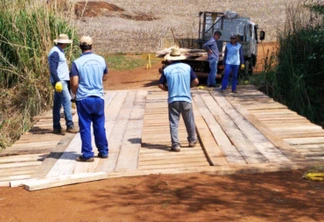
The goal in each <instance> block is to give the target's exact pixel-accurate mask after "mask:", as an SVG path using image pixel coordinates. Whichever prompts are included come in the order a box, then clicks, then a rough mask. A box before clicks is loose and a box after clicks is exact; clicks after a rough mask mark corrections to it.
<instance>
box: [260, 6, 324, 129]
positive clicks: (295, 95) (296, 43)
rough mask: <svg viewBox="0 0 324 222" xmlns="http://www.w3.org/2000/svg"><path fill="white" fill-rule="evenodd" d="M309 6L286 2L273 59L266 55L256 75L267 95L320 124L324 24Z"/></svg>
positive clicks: (323, 91)
mask: <svg viewBox="0 0 324 222" xmlns="http://www.w3.org/2000/svg"><path fill="white" fill-rule="evenodd" d="M316 7H317V6H316ZM322 7H323V6H322ZM309 8H312V6H308V7H305V6H301V5H293V4H290V5H287V10H286V13H287V21H286V26H285V29H284V30H283V31H281V32H280V33H279V35H278V40H279V50H278V52H277V54H276V55H275V58H274V57H273V56H272V57H267V60H266V61H265V69H264V71H263V73H262V75H261V76H260V78H262V81H263V83H264V86H265V88H266V89H267V92H268V93H269V94H270V96H271V97H273V98H274V99H275V100H277V101H279V102H281V103H283V104H286V105H287V106H288V107H289V108H290V109H292V110H295V111H296V112H298V113H299V114H301V115H303V116H306V117H307V118H308V119H309V120H311V121H313V122H315V123H320V122H321V121H323V120H324V115H323V114H322V113H323V108H324V104H323V98H324V82H323V77H324V63H323V61H324V47H323V38H324V28H323V25H324V23H323V20H322V18H323V17H322V16H321V15H320V14H314V13H310V11H309V10H308V9H309ZM305 9H307V10H305ZM315 15H316V16H315ZM274 63H275V64H276V65H275V66H273V64H274Z"/></svg>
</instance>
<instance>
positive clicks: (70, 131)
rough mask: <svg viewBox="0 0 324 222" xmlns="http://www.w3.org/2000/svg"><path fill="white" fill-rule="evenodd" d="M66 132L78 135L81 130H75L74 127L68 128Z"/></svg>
mask: <svg viewBox="0 0 324 222" xmlns="http://www.w3.org/2000/svg"><path fill="white" fill-rule="evenodd" d="M66 132H67V133H78V132H79V130H77V129H75V128H74V126H68V127H67V128H66Z"/></svg>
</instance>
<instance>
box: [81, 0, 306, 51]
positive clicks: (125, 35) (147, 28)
mask: <svg viewBox="0 0 324 222" xmlns="http://www.w3.org/2000/svg"><path fill="white" fill-rule="evenodd" d="M292 2H300V0H292ZM285 7H286V1H285V0H277V1H276V4H273V1H262V2H255V1H254V0H244V1H230V0H225V1H220V2H217V3H215V1H212V0H207V1H206V0H196V1H189V2H188V1H173V0H163V1H162V0H155V1H150V2H147V1H143V0H132V1H131V2H130V1H123V0H111V1H109V2H106V1H87V3H85V1H80V2H79V3H78V4H77V5H76V6H75V15H76V16H75V18H76V24H77V26H78V27H79V32H80V35H82V34H88V35H91V36H92V37H93V38H94V42H95V44H96V48H97V51H98V52H99V51H100V53H116V52H132V53H141V52H156V51H158V50H161V49H163V48H164V46H165V45H164V42H165V41H166V40H168V39H173V34H172V31H171V29H172V30H174V35H175V37H176V38H177V39H197V37H198V30H199V28H198V24H199V18H198V13H199V11H217V12H225V11H226V10H233V11H236V12H237V13H238V14H239V15H241V16H245V17H250V18H251V20H252V21H254V22H255V23H256V24H258V25H259V27H260V28H262V29H263V30H264V31H265V32H266V40H265V42H273V41H276V38H277V32H278V30H280V29H282V28H283V26H284V22H285V18H286V12H285Z"/></svg>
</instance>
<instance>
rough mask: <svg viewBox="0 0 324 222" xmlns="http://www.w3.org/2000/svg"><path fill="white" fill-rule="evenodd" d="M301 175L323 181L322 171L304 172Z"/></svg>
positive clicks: (308, 178)
mask: <svg viewBox="0 0 324 222" xmlns="http://www.w3.org/2000/svg"><path fill="white" fill-rule="evenodd" d="M303 177H304V178H305V179H307V180H313V181H323V180H324V173H306V174H305V175H304V176H303Z"/></svg>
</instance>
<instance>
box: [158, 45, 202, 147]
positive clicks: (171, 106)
mask: <svg viewBox="0 0 324 222" xmlns="http://www.w3.org/2000/svg"><path fill="white" fill-rule="evenodd" d="M165 59H166V60H169V61H170V62H171V64H170V65H168V66H167V67H166V68H165V69H164V70H163V71H162V75H161V77H160V79H159V85H158V86H159V88H160V89H162V90H164V91H168V110H169V124H170V134H171V143H172V146H171V151H174V152H180V149H181V144H180V140H179V137H178V127H179V119H180V114H181V115H182V118H183V121H184V123H185V126H186V129H187V134H188V137H187V140H188V142H189V147H194V146H195V145H196V143H197V137H196V130H195V120H194V115H193V110H192V104H191V103H192V98H191V92H190V87H192V86H196V85H198V84H199V81H198V78H197V76H196V74H195V73H194V72H193V70H192V68H191V67H190V66H189V65H187V64H185V63H182V62H180V61H181V60H184V59H185V56H182V55H181V53H180V50H179V49H178V48H174V49H172V51H171V53H170V54H169V55H167V57H166V58H165Z"/></svg>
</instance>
